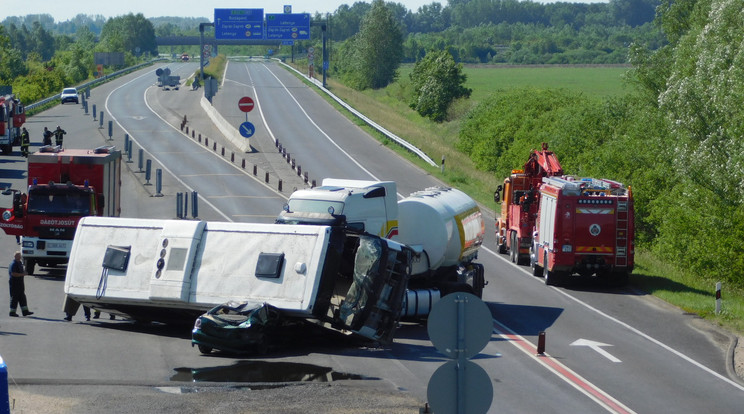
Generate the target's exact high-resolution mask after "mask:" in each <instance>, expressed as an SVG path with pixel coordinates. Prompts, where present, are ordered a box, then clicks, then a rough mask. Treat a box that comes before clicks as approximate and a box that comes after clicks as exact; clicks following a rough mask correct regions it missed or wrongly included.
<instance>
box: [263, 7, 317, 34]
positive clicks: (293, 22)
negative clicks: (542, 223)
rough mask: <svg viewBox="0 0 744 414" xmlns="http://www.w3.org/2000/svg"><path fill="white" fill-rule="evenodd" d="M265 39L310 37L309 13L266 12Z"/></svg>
mask: <svg viewBox="0 0 744 414" xmlns="http://www.w3.org/2000/svg"><path fill="white" fill-rule="evenodd" d="M266 39H267V40H308V39H310V13H295V14H288V13H266Z"/></svg>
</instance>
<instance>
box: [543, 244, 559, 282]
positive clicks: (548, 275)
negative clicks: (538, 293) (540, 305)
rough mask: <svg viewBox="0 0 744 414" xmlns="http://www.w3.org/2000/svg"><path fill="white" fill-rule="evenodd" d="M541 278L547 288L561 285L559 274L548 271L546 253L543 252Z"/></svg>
mask: <svg viewBox="0 0 744 414" xmlns="http://www.w3.org/2000/svg"><path fill="white" fill-rule="evenodd" d="M543 277H544V278H545V284H546V285H548V286H558V285H560V284H561V280H560V279H561V277H560V275H559V273H558V272H555V271H552V270H550V269H548V252H545V256H544V260H543Z"/></svg>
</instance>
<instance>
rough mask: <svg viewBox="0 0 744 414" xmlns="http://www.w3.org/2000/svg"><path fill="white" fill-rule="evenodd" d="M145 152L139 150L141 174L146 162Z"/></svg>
mask: <svg viewBox="0 0 744 414" xmlns="http://www.w3.org/2000/svg"><path fill="white" fill-rule="evenodd" d="M144 157H145V150H143V149H142V148H140V149H139V158H138V159H137V166H138V167H139V172H142V167H143V162H144V161H145V158H144Z"/></svg>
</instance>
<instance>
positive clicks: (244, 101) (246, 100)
mask: <svg viewBox="0 0 744 414" xmlns="http://www.w3.org/2000/svg"><path fill="white" fill-rule="evenodd" d="M238 108H239V109H240V110H241V111H243V112H250V111H251V110H253V99H251V97H250V96H244V97H242V98H240V100H239V101H238Z"/></svg>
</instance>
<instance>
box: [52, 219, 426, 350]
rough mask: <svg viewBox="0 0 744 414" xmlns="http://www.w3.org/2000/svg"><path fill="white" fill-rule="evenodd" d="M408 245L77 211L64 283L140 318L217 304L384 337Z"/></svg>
mask: <svg viewBox="0 0 744 414" xmlns="http://www.w3.org/2000/svg"><path fill="white" fill-rule="evenodd" d="M411 256H412V252H411V249H410V248H408V247H406V246H404V245H401V244H399V243H396V242H394V241H391V240H387V239H383V238H380V237H376V236H371V235H361V234H359V235H354V234H349V233H347V232H344V231H343V230H342V229H339V228H335V227H331V226H307V225H283V224H256V223H226V222H225V223H222V222H205V221H186V220H155V219H130V218H107V217H85V218H83V219H82V220H81V221H80V223H79V224H78V228H77V232H76V234H75V240H74V242H73V245H72V251H71V254H70V262H69V264H68V267H67V275H66V280H65V295H66V299H65V310H66V311H70V312H72V313H74V311H76V310H77V307H78V306H79V305H81V304H82V305H85V306H89V307H92V308H95V309H99V310H102V311H105V312H111V313H115V314H120V315H125V316H128V317H131V318H133V319H135V320H140V321H162V322H178V323H193V321H194V319H195V318H196V317H197V316H198V315H200V314H202V313H204V312H205V311H207V310H209V309H211V308H213V307H214V306H216V305H219V304H221V303H224V302H227V301H239V302H242V301H246V302H250V303H255V305H256V306H260V305H262V304H264V303H268V304H271V305H273V306H275V307H277V308H279V309H280V310H281V311H282V312H283V313H284V314H285V315H287V316H288V317H294V318H303V319H306V320H308V321H311V322H315V323H318V324H321V325H323V326H326V327H328V328H331V329H335V330H338V331H343V332H347V333H354V334H358V335H361V336H363V337H366V338H369V339H373V340H376V341H381V342H387V341H390V340H391V339H392V336H393V331H394V329H395V326H396V324H397V322H398V319H399V317H400V312H401V306H402V299H403V296H404V294H405V290H406V286H407V283H408V278H409V276H410V268H411Z"/></svg>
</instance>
